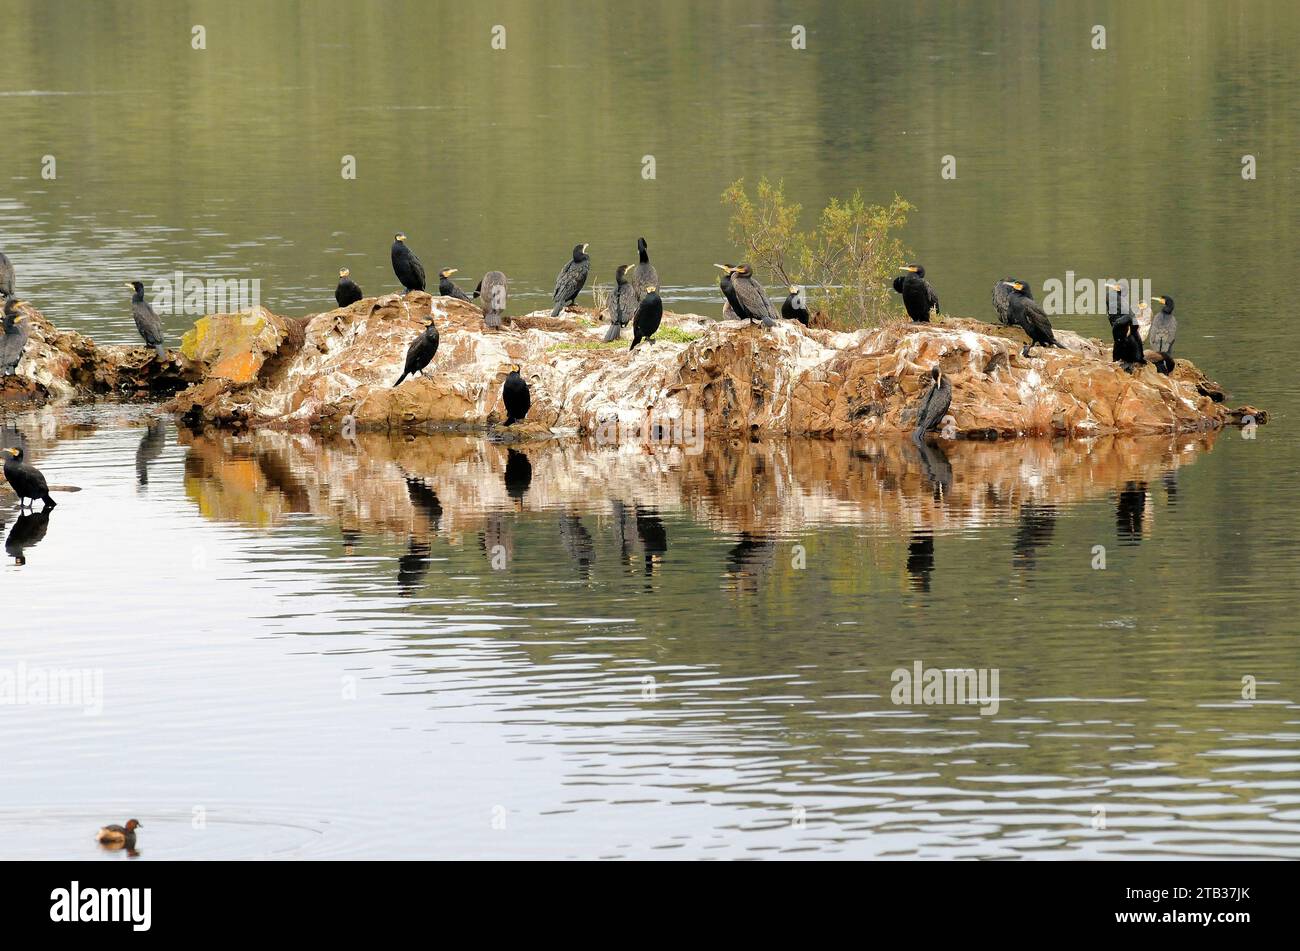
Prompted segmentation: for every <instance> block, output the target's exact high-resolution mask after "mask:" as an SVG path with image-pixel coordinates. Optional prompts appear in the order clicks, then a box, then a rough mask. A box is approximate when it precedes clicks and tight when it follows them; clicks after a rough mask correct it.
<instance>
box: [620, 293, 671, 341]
mask: <svg viewBox="0 0 1300 951" xmlns="http://www.w3.org/2000/svg"><path fill="white" fill-rule="evenodd" d="M663 319H664V302H663V301H662V300H660V298H659V288H657V287H655V286H654V285H653V284H651V285H650V286H649V287H647V288H646V289H645V297H643V298H642V299H641V303H639V304H637V307H636V316H635V317H633V318H632V346H630V347H628V350H635V349H636V345H637V344H638V343H640V342H641V341H642V340H649V339H650V338H651V337H653V336H654V335H655V332H656V331H657V330H658V329H659V323H660V322H661V321H662V320H663Z"/></svg>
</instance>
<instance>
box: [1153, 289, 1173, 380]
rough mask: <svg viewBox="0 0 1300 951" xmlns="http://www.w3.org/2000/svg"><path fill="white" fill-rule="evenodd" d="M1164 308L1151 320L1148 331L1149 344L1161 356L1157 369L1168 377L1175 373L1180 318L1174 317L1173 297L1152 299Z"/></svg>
mask: <svg viewBox="0 0 1300 951" xmlns="http://www.w3.org/2000/svg"><path fill="white" fill-rule="evenodd" d="M1151 299H1152V300H1154V301H1157V302H1159V303H1161V304H1163V305H1164V307H1163V308H1162V309H1161V310H1160V312H1159V313H1157V314H1156V315H1155V316H1154V317H1152V318H1151V327H1150V329H1148V330H1147V344H1148V345H1149V346H1150V347H1151V348H1152V349H1153V350H1155V351H1157V352H1158V353H1159V354H1160V359H1159V360H1158V361H1156V369H1157V370H1159V371H1160V372H1161V373H1163V374H1164V375H1165V376H1168V375H1169V374H1170V373H1173V372H1174V338H1175V337H1177V336H1178V318H1177V317H1175V316H1174V299H1173V298H1172V297H1153V298H1151Z"/></svg>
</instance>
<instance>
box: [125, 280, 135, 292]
mask: <svg viewBox="0 0 1300 951" xmlns="http://www.w3.org/2000/svg"><path fill="white" fill-rule="evenodd" d="M122 286H123V287H129V288H131V290H135V285H134V284H132V283H131V282H130V281H127V282H126V283H125V284H123V285H122Z"/></svg>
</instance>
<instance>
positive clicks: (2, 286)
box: [0, 251, 15, 297]
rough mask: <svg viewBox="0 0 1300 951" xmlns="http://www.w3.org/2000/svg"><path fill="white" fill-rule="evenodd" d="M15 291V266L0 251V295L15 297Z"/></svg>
mask: <svg viewBox="0 0 1300 951" xmlns="http://www.w3.org/2000/svg"><path fill="white" fill-rule="evenodd" d="M14 293H15V292H14V266H13V264H12V263H11V262H10V260H9V259H8V258H7V257H5V255H4V252H3V251H0V297H13V296H14Z"/></svg>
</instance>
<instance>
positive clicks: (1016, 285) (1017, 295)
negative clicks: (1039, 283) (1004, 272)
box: [1007, 281, 1064, 357]
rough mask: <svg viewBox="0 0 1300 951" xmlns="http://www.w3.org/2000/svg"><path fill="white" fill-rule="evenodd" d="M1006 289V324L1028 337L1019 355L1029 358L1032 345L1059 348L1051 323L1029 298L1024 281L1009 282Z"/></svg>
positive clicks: (1032, 299)
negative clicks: (1018, 329)
mask: <svg viewBox="0 0 1300 951" xmlns="http://www.w3.org/2000/svg"><path fill="white" fill-rule="evenodd" d="M1007 289H1008V294H1007V313H1008V315H1009V319H1008V323H1010V324H1011V325H1012V326H1015V327H1019V328H1020V329H1021V330H1023V331H1024V332H1025V333H1026V334H1028V336H1029V343H1027V344H1025V348H1024V349H1023V350H1021V351H1020V352H1021V354H1022V355H1023V356H1026V357H1027V356H1029V349H1030V348H1031V347H1032V346H1034V344H1039V345H1040V346H1044V347H1060V346H1061V345H1060V344H1059V343H1057V342H1056V336H1055V335H1054V334H1053V333H1052V322H1051V321H1050V320H1048V319H1047V314H1046V312H1044V310H1043V308H1041V307H1039V306H1038V302H1037V301H1036V300H1034V298H1033V297H1032V296H1030V292H1029V285H1028V284H1026V283H1025V282H1024V281H1011V282H1010V283H1008V284H1007ZM1062 349H1064V348H1062Z"/></svg>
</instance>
